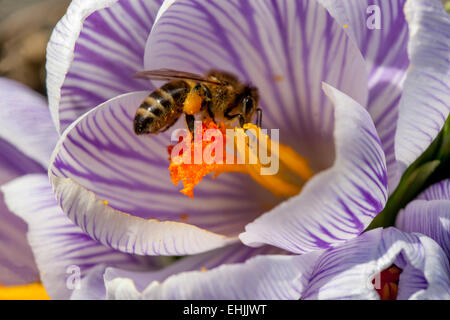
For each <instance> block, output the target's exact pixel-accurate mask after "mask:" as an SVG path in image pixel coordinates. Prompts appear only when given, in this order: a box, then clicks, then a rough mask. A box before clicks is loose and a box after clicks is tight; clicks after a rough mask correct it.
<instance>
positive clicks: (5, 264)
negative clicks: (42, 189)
mask: <svg viewBox="0 0 450 320" xmlns="http://www.w3.org/2000/svg"><path fill="white" fill-rule="evenodd" d="M0 150H1V152H0V186H2V185H3V184H5V183H6V182H8V181H11V180H13V179H14V178H16V177H18V176H21V175H24V174H27V173H32V172H36V173H37V172H40V173H44V169H43V168H42V166H41V165H40V164H38V163H37V162H35V161H33V160H31V159H29V158H28V157H26V156H25V155H24V154H23V153H21V152H20V151H18V150H17V149H16V148H14V147H13V146H11V145H10V144H9V143H7V142H6V141H4V140H1V139H0ZM26 232H27V226H26V224H25V222H24V221H23V220H22V219H21V218H19V217H17V216H15V215H14V214H13V213H12V212H10V211H9V210H8V208H7V207H6V204H5V203H4V201H3V194H1V193H0V284H2V285H7V286H9V285H22V284H27V283H31V282H36V281H38V280H39V273H38V271H37V267H36V263H35V262H34V258H33V254H32V252H31V248H30V246H29V245H28V241H27V239H26Z"/></svg>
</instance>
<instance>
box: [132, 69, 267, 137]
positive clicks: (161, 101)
mask: <svg viewBox="0 0 450 320" xmlns="http://www.w3.org/2000/svg"><path fill="white" fill-rule="evenodd" d="M135 77H136V78H141V79H150V80H168V81H169V82H167V83H166V84H164V85H163V86H162V87H160V88H159V89H157V90H155V91H153V92H152V93H151V94H150V95H149V96H148V97H147V98H145V99H144V101H143V102H142V103H141V105H140V106H139V108H138V109H137V111H136V115H135V118H134V132H135V133H136V134H137V135H141V134H158V133H160V132H164V131H166V130H167V129H169V128H170V127H171V126H172V125H173V124H174V123H175V122H176V121H177V120H178V118H179V117H180V116H181V115H182V114H183V113H184V114H185V116H186V124H187V127H188V129H189V131H190V132H191V133H193V131H194V122H195V120H196V117H197V118H200V120H202V121H203V120H205V119H206V118H210V119H211V120H212V121H214V122H215V123H223V124H224V125H225V126H227V127H231V126H232V124H234V123H236V122H237V123H238V125H239V126H241V127H242V126H244V124H246V123H249V122H251V121H252V119H253V117H254V116H255V114H257V125H258V126H260V125H261V120H262V111H261V109H260V108H258V102H259V96H258V90H257V88H255V87H252V86H250V85H248V84H243V83H241V82H240V81H239V80H238V78H237V77H236V76H234V75H232V74H230V73H227V72H222V71H217V70H211V71H209V72H207V73H206V74H205V76H201V75H197V74H193V73H188V72H183V71H177V70H171V69H159V70H152V71H143V72H139V73H137V74H136V75H135Z"/></svg>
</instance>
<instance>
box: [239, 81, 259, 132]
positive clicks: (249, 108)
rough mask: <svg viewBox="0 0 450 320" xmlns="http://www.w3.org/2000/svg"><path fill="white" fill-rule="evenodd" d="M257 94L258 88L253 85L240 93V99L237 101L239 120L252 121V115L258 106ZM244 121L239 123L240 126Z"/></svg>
mask: <svg viewBox="0 0 450 320" xmlns="http://www.w3.org/2000/svg"><path fill="white" fill-rule="evenodd" d="M258 103H259V95H258V89H256V88H255V87H247V88H246V89H245V91H244V94H243V95H242V98H241V101H240V103H239V105H240V108H241V114H242V115H243V118H241V119H242V120H241V122H244V123H249V122H252V119H253V116H254V115H255V112H256V109H257V108H258ZM244 123H240V125H241V126H243V125H244Z"/></svg>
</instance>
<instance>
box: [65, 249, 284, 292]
mask: <svg viewBox="0 0 450 320" xmlns="http://www.w3.org/2000/svg"><path fill="white" fill-rule="evenodd" d="M282 253H283V252H282V250H280V249H278V248H275V247H269V246H266V247H262V248H258V249H252V248H249V247H246V246H244V245H242V244H235V245H231V246H227V247H225V248H220V249H216V250H212V251H208V252H205V253H201V254H198V255H192V256H187V257H185V258H183V259H180V260H178V261H176V262H173V263H172V264H170V265H169V266H167V267H164V268H161V269H159V270H155V271H132V270H124V269H119V268H114V267H108V268H107V269H106V271H104V270H103V269H102V270H99V272H97V274H95V273H92V274H90V276H88V277H87V278H86V279H83V281H84V283H83V282H82V283H81V285H82V287H83V290H78V291H77V293H76V294H74V295H72V297H71V298H72V299H97V300H98V299H105V298H107V296H106V288H105V283H109V282H111V281H113V280H114V281H118V280H115V279H118V278H120V279H121V280H120V282H126V283H128V282H130V281H131V283H133V285H134V287H135V288H136V290H138V291H143V290H144V289H145V288H146V287H147V286H148V285H149V284H150V283H152V282H153V281H159V282H162V281H164V280H165V279H166V278H168V277H170V276H172V275H175V274H178V273H181V272H186V271H192V270H197V271H199V270H209V269H212V268H215V267H218V266H220V265H223V264H230V263H241V262H244V261H246V260H248V259H249V258H251V257H253V256H256V255H267V254H282ZM103 271H104V272H103ZM125 279H126V280H125ZM110 298H119V297H117V296H116V295H115V294H110ZM120 298H124V297H123V296H122V297H120Z"/></svg>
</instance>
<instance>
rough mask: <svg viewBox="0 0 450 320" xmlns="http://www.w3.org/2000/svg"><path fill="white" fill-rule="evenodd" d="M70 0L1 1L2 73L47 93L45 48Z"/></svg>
mask: <svg viewBox="0 0 450 320" xmlns="http://www.w3.org/2000/svg"><path fill="white" fill-rule="evenodd" d="M69 3H70V1H68V0H0V76H1V77H8V78H11V79H14V80H17V81H19V82H22V83H24V84H26V85H27V86H29V87H31V88H33V89H35V90H36V91H38V92H40V93H42V94H45V48H46V45H47V42H48V40H49V38H50V34H51V32H52V29H53V27H54V26H55V24H56V23H57V22H58V20H59V19H60V18H61V17H62V16H63V15H64V13H65V11H66V9H67V6H68V5H69Z"/></svg>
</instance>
